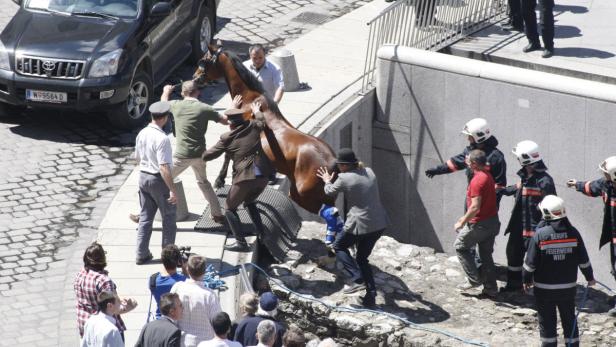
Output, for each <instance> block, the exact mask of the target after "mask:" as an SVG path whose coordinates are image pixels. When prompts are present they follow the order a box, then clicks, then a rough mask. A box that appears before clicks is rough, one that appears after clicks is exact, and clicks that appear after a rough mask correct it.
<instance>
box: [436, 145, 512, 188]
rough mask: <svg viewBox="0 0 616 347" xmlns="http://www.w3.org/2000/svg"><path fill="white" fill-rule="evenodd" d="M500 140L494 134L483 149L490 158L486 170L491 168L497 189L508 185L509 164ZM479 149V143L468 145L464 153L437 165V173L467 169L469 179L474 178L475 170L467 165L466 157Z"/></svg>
mask: <svg viewBox="0 0 616 347" xmlns="http://www.w3.org/2000/svg"><path fill="white" fill-rule="evenodd" d="M497 146H498V140H497V139H496V138H495V137H494V136H492V137H490V138H489V139H487V140H486V141H485V142H484V148H482V150H483V151H484V152H485V153H486V157H487V159H488V163H487V167H486V170H489V171H490V173H491V174H492V178H494V182H495V184H496V187H495V188H496V190H497V191H498V190H499V189H502V188H505V187H506V186H507V164H506V163H505V157H504V156H503V152H501V151H500V150H499V149H498V148H496V147H497ZM474 149H478V147H477V145H471V146H466V147H465V148H464V151H462V153H460V154H458V155H456V156H453V157H451V158H450V159H449V160H447V162H446V163H444V164H441V165H439V166H437V167H436V170H437V174H438V175H442V174H447V173H451V172H455V171H458V170H462V169H466V177H467V178H468V181H469V182H470V181H471V178H473V171H472V170H471V169H470V168H468V167H467V166H466V161H465V160H466V157H467V156H468V155H469V153H470V152H471V151H472V150H474Z"/></svg>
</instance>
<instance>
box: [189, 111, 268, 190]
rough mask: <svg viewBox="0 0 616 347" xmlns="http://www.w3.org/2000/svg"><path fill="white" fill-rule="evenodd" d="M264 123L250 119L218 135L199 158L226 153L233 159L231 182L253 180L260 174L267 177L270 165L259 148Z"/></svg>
mask: <svg viewBox="0 0 616 347" xmlns="http://www.w3.org/2000/svg"><path fill="white" fill-rule="evenodd" d="M264 126H265V123H264V122H263V121H262V120H257V119H252V120H250V121H247V122H245V123H243V124H241V125H239V126H238V127H237V128H235V129H233V130H231V131H229V132H226V133H224V134H222V135H221V136H220V140H219V141H218V143H217V144H216V145H214V146H213V147H212V148H210V149H208V150H207V151H205V152H203V155H202V156H201V158H202V159H203V160H205V161H209V160H212V159H215V158H218V157H219V156H221V155H222V154H223V153H227V154H228V155H229V156H230V157H231V159H233V183H238V182H242V181H247V180H253V179H255V178H256V176H257V171H256V170H255V166H257V167H258V170H259V171H260V175H261V176H263V177H269V176H270V174H271V173H272V172H273V171H272V165H271V163H270V162H269V160H268V159H267V157H266V156H265V154H263V150H262V148H261V131H262V130H263V127H264Z"/></svg>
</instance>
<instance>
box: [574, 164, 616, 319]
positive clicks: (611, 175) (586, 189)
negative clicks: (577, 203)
mask: <svg viewBox="0 0 616 347" xmlns="http://www.w3.org/2000/svg"><path fill="white" fill-rule="evenodd" d="M599 170H601V171H603V176H604V177H602V178H599V179H596V180H594V181H585V182H584V181H576V180H575V179H570V180H568V181H567V186H568V187H570V188H574V189H575V190H577V191H578V192H581V193H583V194H586V195H588V196H593V197H597V196H601V197H602V198H603V203H604V207H603V229H602V231H601V239H600V241H599V248H601V247H603V246H604V245H606V244H608V243H609V244H610V245H611V247H610V248H611V249H610V261H611V264H612V266H611V272H612V275H613V276H614V278H615V279H616V187H615V182H616V156H614V157H609V158H607V159H605V160H604V161H603V162H602V163H601V165H599ZM608 313H609V315H610V316H612V317H616V306H615V307H614V308H612V309H611V310H609V312H608Z"/></svg>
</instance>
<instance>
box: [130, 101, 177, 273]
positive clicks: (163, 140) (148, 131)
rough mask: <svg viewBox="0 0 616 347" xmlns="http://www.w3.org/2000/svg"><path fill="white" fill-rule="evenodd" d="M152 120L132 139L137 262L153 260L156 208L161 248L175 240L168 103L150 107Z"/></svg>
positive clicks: (163, 102)
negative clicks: (136, 180) (135, 169)
mask: <svg viewBox="0 0 616 347" xmlns="http://www.w3.org/2000/svg"><path fill="white" fill-rule="evenodd" d="M150 114H151V115H152V122H151V123H150V124H148V126H147V127H145V128H143V129H142V130H141V131H140V132H139V134H138V135H137V140H136V141H135V159H136V160H137V162H138V163H139V170H140V171H141V172H140V174H139V203H140V205H141V212H140V214H139V227H138V228H137V230H138V231H137V256H136V263H137V265H141V264H145V263H147V262H149V261H150V260H152V258H153V257H152V253H151V252H150V249H149V248H150V237H151V236H152V224H153V223H154V216H155V215H156V211H157V210H160V215H161V217H162V220H163V223H162V224H163V231H162V238H163V239H162V247H163V248H164V247H165V246H166V245H170V244H174V243H175V232H176V230H177V226H176V224H175V203H176V195H175V186H174V185H173V177H172V175H171V172H172V170H173V158H172V152H171V141H170V140H169V138H168V137H167V135H166V134H165V132H164V131H163V129H162V128H163V126H164V125H165V123H166V122H167V119H168V117H169V114H170V105H169V103H168V102H165V101H159V102H155V103H153V104H152V105H151V106H150Z"/></svg>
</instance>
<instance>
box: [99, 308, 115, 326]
mask: <svg viewBox="0 0 616 347" xmlns="http://www.w3.org/2000/svg"><path fill="white" fill-rule="evenodd" d="M98 315H100V316H101V317H104V318H105V319H107V320H108V321H110V322H111V324H113V325H116V319H115V318H114V317H113V316H110V315H108V314H106V313H105V312H102V311H99V312H98Z"/></svg>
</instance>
